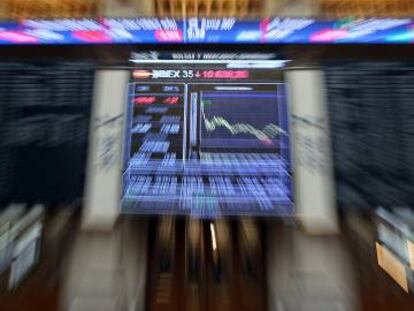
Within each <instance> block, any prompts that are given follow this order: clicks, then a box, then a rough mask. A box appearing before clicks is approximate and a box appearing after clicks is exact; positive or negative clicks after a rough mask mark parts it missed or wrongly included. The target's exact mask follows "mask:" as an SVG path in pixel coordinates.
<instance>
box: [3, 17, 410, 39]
mask: <svg viewBox="0 0 414 311" xmlns="http://www.w3.org/2000/svg"><path fill="white" fill-rule="evenodd" d="M413 42H414V20H413V19H410V18H405V19H404V18H400V19H398V18H370V19H340V20H316V19H311V18H279V17H277V18H266V19H263V20H237V19H235V18H189V19H187V20H175V19H172V18H155V17H142V18H102V19H98V20H96V19H60V20H23V21H22V22H20V23H0V45H14V44H34V45H38V44H118V43H119V44H122V43H130V44H133V43H150V44H151V43H182V44H185V43H189V44H191V43H256V44H260V43H268V44H276V43H277V44H294V43H300V44H316V43H325V44H335V43H349V44H351V43H374V44H383V43H413Z"/></svg>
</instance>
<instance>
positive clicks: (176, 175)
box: [122, 61, 293, 218]
mask: <svg viewBox="0 0 414 311" xmlns="http://www.w3.org/2000/svg"><path fill="white" fill-rule="evenodd" d="M237 67H238V68H232V66H231V61H229V62H228V63H227V62H217V63H214V62H209V63H208V64H206V63H199V62H197V61H194V62H185V64H183V63H180V62H177V61H176V62H174V61H171V62H168V63H162V62H161V63H160V64H157V62H152V63H148V64H146V63H145V62H142V63H139V64H136V65H135V68H134V70H133V71H132V73H131V83H130V88H129V101H128V124H127V129H126V142H125V146H126V152H125V154H126V158H125V166H124V173H123V205H122V206H123V212H124V213H136V214H165V213H175V214H189V215H193V216H197V217H207V218H208V217H216V216H220V215H276V216H287V215H290V214H291V213H292V206H293V203H292V189H291V188H292V187H291V166H290V149H289V128H288V114H287V104H286V87H285V84H284V82H283V77H282V72H281V70H280V69H274V68H255V66H254V62H251V61H249V62H248V63H247V62H246V64H245V66H244V67H243V66H240V62H239V63H238V66H237ZM261 67H263V64H261Z"/></svg>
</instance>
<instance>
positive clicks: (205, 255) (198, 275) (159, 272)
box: [0, 212, 414, 311]
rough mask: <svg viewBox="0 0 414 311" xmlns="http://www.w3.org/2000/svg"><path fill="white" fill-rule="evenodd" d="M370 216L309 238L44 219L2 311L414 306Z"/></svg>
mask: <svg viewBox="0 0 414 311" xmlns="http://www.w3.org/2000/svg"><path fill="white" fill-rule="evenodd" d="M374 241H375V230H374V228H373V225H372V223H371V221H370V220H369V218H364V217H360V216H355V215H353V216H352V217H351V216H349V217H346V218H344V219H343V229H342V233H341V234H339V235H334V236H308V235H305V234H304V233H303V231H302V230H301V229H300V228H299V227H298V226H297V225H296V224H295V223H293V222H292V221H281V220H271V219H252V218H232V219H219V220H199V219H189V218H174V217H160V218H158V217H153V218H152V217H148V218H142V217H141V218H138V217H136V218H135V217H127V218H124V219H121V220H120V221H119V223H118V225H117V227H116V229H115V230H114V231H112V232H107V233H91V232H82V231H80V230H79V227H78V221H77V216H76V215H68V214H65V213H59V212H56V213H54V214H52V215H50V216H48V217H47V218H46V221H45V231H44V235H43V239H42V248H41V253H40V262H39V264H38V265H37V266H36V267H35V268H34V269H33V270H32V271H31V273H30V274H29V276H28V277H27V278H26V279H24V280H23V282H22V283H21V284H20V285H19V286H17V288H16V289H14V290H11V291H10V290H9V289H8V283H7V282H8V278H7V273H8V272H7V271H6V272H5V273H3V274H2V277H1V284H0V285H1V293H0V310H7V311H8V310H42V311H43V310H151V311H152V310H180V311H181V310H246V311H249V310H275V311H290V310H292V311H296V310H297V311H313V310H315V311H324V310H327V311H335V310H341V311H342V310H351V311H352V310H364V311H365V310H384V311H385V310H387V311H388V310H407V311H408V310H412V306H413V305H414V299H413V297H412V296H410V294H406V293H405V292H404V290H402V289H401V288H400V287H399V286H398V285H397V284H396V283H395V282H394V281H393V280H392V279H391V278H390V277H389V276H388V275H387V274H386V273H385V272H383V271H382V270H381V269H380V268H379V267H378V265H377V263H376V254H375V249H374V245H375V242H374Z"/></svg>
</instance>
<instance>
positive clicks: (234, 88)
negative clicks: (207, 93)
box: [214, 86, 253, 91]
mask: <svg viewBox="0 0 414 311" xmlns="http://www.w3.org/2000/svg"><path fill="white" fill-rule="evenodd" d="M214 89H215V90H217V91H252V90H253V89H252V88H251V87H247V86H216V87H214Z"/></svg>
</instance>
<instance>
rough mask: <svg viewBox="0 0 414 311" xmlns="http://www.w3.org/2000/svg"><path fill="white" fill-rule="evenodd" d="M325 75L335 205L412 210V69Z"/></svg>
mask: <svg viewBox="0 0 414 311" xmlns="http://www.w3.org/2000/svg"><path fill="white" fill-rule="evenodd" d="M325 72H326V79H327V89H328V97H329V111H330V121H331V132H332V143H333V151H334V160H335V161H334V163H335V173H336V179H337V195H338V199H339V202H340V204H341V205H342V206H347V207H377V206H387V207H393V206H405V205H412V204H413V203H414V202H413V199H412V193H413V190H414V189H413V186H412V185H413V181H414V169H413V166H412V159H413V151H414V131H413V125H414V124H413V122H414V118H413V105H412V98H413V96H414V66H413V64H407V63H398V62H357V63H344V64H341V65H332V66H329V67H326V69H325Z"/></svg>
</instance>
